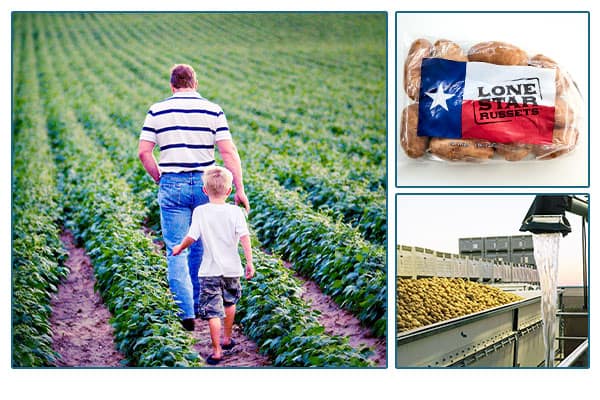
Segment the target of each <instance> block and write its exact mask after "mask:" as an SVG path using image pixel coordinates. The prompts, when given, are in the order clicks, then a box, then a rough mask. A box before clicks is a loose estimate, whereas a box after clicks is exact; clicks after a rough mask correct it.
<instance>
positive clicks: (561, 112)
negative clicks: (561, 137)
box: [554, 97, 576, 128]
mask: <svg viewBox="0 0 600 400" xmlns="http://www.w3.org/2000/svg"><path fill="white" fill-rule="evenodd" d="M575 117H576V116H575V112H574V111H573V109H572V108H571V107H570V106H569V104H568V103H567V102H566V101H565V100H564V99H563V98H562V97H556V101H555V104H554V127H555V128H562V127H565V126H567V127H570V126H573V125H574V123H575Z"/></svg>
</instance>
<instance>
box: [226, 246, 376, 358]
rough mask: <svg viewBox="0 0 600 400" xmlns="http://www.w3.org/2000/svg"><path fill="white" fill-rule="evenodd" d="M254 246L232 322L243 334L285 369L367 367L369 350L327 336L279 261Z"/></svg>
mask: <svg viewBox="0 0 600 400" xmlns="http://www.w3.org/2000/svg"><path fill="white" fill-rule="evenodd" d="M256 244H257V243H256V242H255V246H254V249H255V250H254V251H253V259H254V264H255V265H256V266H257V268H256V275H255V276H254V277H253V278H252V280H250V281H247V282H246V284H245V285H244V292H243V295H242V299H241V300H240V303H239V307H238V310H239V311H238V314H237V316H236V318H237V319H238V320H239V322H240V323H241V324H242V326H243V329H244V333H245V334H246V335H247V336H249V337H250V338H252V339H253V340H254V341H255V342H256V343H257V344H258V345H259V348H260V351H261V352H262V353H264V354H267V355H269V356H270V357H271V359H272V360H273V365H275V366H285V367H366V366H370V365H372V363H371V362H370V361H369V360H368V358H367V357H368V356H369V354H370V349H368V348H362V349H358V350H357V349H355V348H353V347H352V346H350V344H348V338H346V337H342V336H337V335H329V334H326V333H325V328H324V327H323V326H322V325H321V324H320V323H319V321H318V316H319V313H318V312H317V311H315V310H313V309H311V308H310V306H308V305H307V304H306V302H305V301H304V300H303V299H302V298H301V294H302V288H301V287H300V284H299V282H298V281H297V279H295V278H294V277H293V276H292V271H291V270H289V269H288V268H286V267H284V265H283V263H282V262H281V260H279V259H276V258H275V257H273V256H270V255H267V254H264V253H262V252H261V251H260V250H258V246H256Z"/></svg>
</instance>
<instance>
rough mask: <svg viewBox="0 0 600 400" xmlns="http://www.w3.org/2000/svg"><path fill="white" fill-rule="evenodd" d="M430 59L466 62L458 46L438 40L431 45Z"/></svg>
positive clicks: (444, 40) (466, 59) (447, 41)
mask: <svg viewBox="0 0 600 400" xmlns="http://www.w3.org/2000/svg"><path fill="white" fill-rule="evenodd" d="M431 56H432V57H437V58H445V59H446V60H453V61H468V58H467V56H466V55H465V53H464V52H463V50H462V49H461V48H460V46H459V45H458V44H456V43H454V42H452V41H450V40H446V39H439V40H436V42H435V43H434V44H433V53H432V55H431Z"/></svg>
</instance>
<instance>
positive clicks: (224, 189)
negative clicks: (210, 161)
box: [202, 166, 233, 196]
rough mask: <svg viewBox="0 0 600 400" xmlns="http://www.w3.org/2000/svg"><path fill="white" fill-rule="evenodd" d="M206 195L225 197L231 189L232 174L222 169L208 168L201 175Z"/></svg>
mask: <svg viewBox="0 0 600 400" xmlns="http://www.w3.org/2000/svg"><path fill="white" fill-rule="evenodd" d="M202 181H203V182H204V187H205V188H206V193H208V194H209V195H211V196H225V195H227V194H228V192H229V189H231V184H232V182H233V174H232V173H231V172H230V171H229V170H228V169H227V168H223V167H216V166H215V167H209V168H207V169H206V170H205V171H204V174H203V175H202Z"/></svg>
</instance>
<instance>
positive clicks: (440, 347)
mask: <svg viewBox="0 0 600 400" xmlns="http://www.w3.org/2000/svg"><path fill="white" fill-rule="evenodd" d="M519 294H520V295H522V296H524V297H527V298H526V299H525V300H522V301H519V302H515V303H511V304H507V305H503V306H500V307H495V308H492V309H489V310H486V311H481V312H477V313H474V314H470V315H467V316H464V317H460V318H455V319H451V320H448V321H443V322H439V323H436V324H432V325H428V326H425V327H421V328H417V329H413V330H410V331H407V332H402V333H401V334H398V336H397V338H396V344H397V350H396V363H397V364H396V365H397V366H398V367H415V366H422V367H447V366H467V365H469V366H506V367H511V366H537V365H539V362H540V360H543V357H544V345H543V340H542V339H541V336H539V335H541V329H539V328H540V327H541V315H540V294H539V291H528V292H523V293H519Z"/></svg>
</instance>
